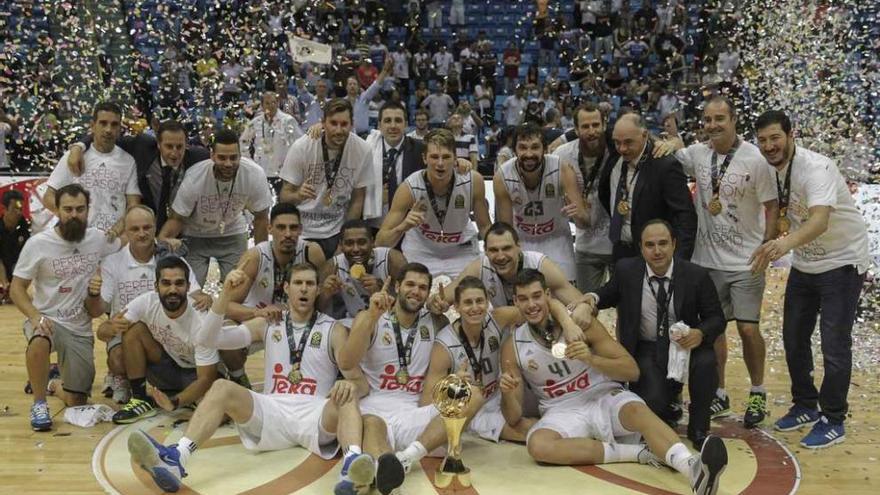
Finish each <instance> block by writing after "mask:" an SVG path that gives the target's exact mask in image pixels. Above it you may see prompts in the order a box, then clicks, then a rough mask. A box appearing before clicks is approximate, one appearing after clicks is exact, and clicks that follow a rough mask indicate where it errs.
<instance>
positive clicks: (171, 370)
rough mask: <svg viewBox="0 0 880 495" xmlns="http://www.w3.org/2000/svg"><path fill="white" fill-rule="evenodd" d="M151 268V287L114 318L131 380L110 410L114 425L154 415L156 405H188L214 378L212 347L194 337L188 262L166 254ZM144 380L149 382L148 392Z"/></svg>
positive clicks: (195, 318)
mask: <svg viewBox="0 0 880 495" xmlns="http://www.w3.org/2000/svg"><path fill="white" fill-rule="evenodd" d="M155 273H156V275H155V285H154V287H155V290H152V291H150V292H146V293H144V294H141V295H139V296H137V297H136V298H134V300H133V301H131V302H130V303H128V304H127V305H126V307H125V308H123V310H122V312H120V313H118V314H116V315H114V317H113V321H112V324H113V327H114V330H115V331H116V333H117V334H121V335H122V353H123V360H124V362H125V374H126V376H127V377H128V381H129V383H130V384H131V399H130V400H129V401H128V402H127V403H126V404H125V406H123V407H122V409H120V410H119V411H117V412H116V414H114V415H113V422H114V423H116V424H129V423H134V422H136V421H140V420H141V419H144V418H148V417H151V416H155V415H156V412H157V411H156V406H159V407H161V408H162V409H165V410H166V411H173V410H175V409H178V408H179V407H180V406H185V405H187V404H192V403H194V402H196V401H198V400H199V399H201V398H202V396H203V395H205V392H207V391H208V388H209V387H210V386H211V384H212V383H213V382H214V380H215V379H216V378H217V363H218V362H219V361H220V356H219V355H218V354H217V351H216V349H212V348H207V347H205V346H203V345H200V344H199V343H198V342H196V341H195V339H194V337H193V334H194V332H195V328H196V327H197V326H198V325H199V324H201V320H202V318H203V317H204V313H200V312H199V311H197V310H196V309H195V308H194V307H193V305H192V304H191V302H190V301H189V297H188V294H189V292H190V289H191V287H190V282H189V280H190V277H191V273H190V268H189V265H187V264H186V262H185V261H184V260H183V258H179V257H177V256H166V257H164V258H160V259H159V260H158V261H156V272H155ZM147 382H149V383H150V385H152V386H153V387H154V390H153V392H152V394H151V395H152V397H149V396H148V395H147V390H146V386H147ZM169 396H170V397H169Z"/></svg>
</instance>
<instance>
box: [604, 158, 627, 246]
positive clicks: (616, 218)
mask: <svg viewBox="0 0 880 495" xmlns="http://www.w3.org/2000/svg"><path fill="white" fill-rule="evenodd" d="M628 175H629V162H626V161H624V162H623V163H621V164H620V178H619V179H618V180H617V189H616V191H617V192H616V193H615V197H614V200H615V201H616V202H615V203H614V204H612V205H611V225H610V227H609V230H608V237H609V238H610V239H611V242H612V243H616V242H620V232H621V231H622V230H623V215H621V214H620V211H618V209H617V205H618V204H619V203H620V201H621V200H622V199H624V196H625V195H626V199H627V200H629V196H628V195H627V194H626V178H627V176H628Z"/></svg>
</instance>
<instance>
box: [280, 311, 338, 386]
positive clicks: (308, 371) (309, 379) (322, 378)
mask: <svg viewBox="0 0 880 495" xmlns="http://www.w3.org/2000/svg"><path fill="white" fill-rule="evenodd" d="M288 317H289V314H288V313H287V312H285V313H284V316H283V317H282V319H281V322H280V323H276V324H274V325H269V327H268V328H267V329H266V335H265V337H264V338H263V341H264V343H265V345H266V367H265V375H264V378H263V380H264V381H263V384H264V385H263V393H266V394H295V395H308V396H312V397H319V398H323V397H326V396H327V394H328V393H329V392H330V389H331V388H332V387H333V384H334V383H335V382H336V378H337V376H338V375H339V368H338V367H337V366H336V359H335V358H334V356H333V345H332V340H333V339H332V337H333V325H334V324H335V323H336V320H334V319H333V318H331V317H329V316H327V315H325V314H324V313H320V312H319V313H317V317H316V318H315V324H314V326H313V327H312V329H311V332H310V333H309V336H308V337H307V339H308V340H307V343H306V346H305V348H303V354H302V362H301V363H300V372H301V373H302V377H303V378H302V381H301V382H299V383H293V382H291V381H290V378H288V375H290V371H291V364H290V342H289V341H288V338H287V326H286V323H285V322H286V321H287V319H288ZM307 328H308V326H306V327H305V328H301V329H297V328H296V325H293V328H292V330H293V339H294V341H293V348H294V349H297V348H298V347H299V341H300V338H302V335H303V333H305V332H306V329H307Z"/></svg>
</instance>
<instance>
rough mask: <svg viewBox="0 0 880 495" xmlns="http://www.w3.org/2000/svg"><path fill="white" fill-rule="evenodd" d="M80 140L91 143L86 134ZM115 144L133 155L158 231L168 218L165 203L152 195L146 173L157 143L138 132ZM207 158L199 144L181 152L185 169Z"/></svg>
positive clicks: (157, 145) (123, 137) (90, 138)
mask: <svg viewBox="0 0 880 495" xmlns="http://www.w3.org/2000/svg"><path fill="white" fill-rule="evenodd" d="M82 142H83V143H84V144H85V145H86V147H88V146H90V145H91V143H92V137H91V136H87V137H86V138H85V139H83V141H82ZM116 144H117V146H119V147H120V148H122V149H123V150H124V151H125V152H127V153H128V154H130V155H131V156H132V157H134V162H135V166H136V167H137V180H138V188H139V189H140V190H141V198H142V202H143V204H145V205H147V206H149V207H150V208H152V209H153V211H154V212H155V213H156V231H157V232H158V231H159V230H161V229H162V225H163V224H164V223H165V221H166V220H167V219H168V216H167V212H166V210H165V206H166V205H162V204H159V203H160V198H156V197H153V191H152V189H150V183H149V182H150V181H149V178H148V174H149V172H150V166H151V165H152V164H153V162H154V161H156V159H157V158H159V143H158V142H157V141H156V138H154V137H153V136H150V135H148V134H139V135H137V136H122V137H120V138H119V139H118V140H117V141H116ZM208 158H211V152H210V151H208V150H207V149H205V148H203V147H201V146H191V145H188V146H187V148H186V152H184V154H183V170H184V171H186V170H188V169H189V168H190V167H192V166H193V165H195V164H196V163H199V162H200V161H202V160H207V159H208Z"/></svg>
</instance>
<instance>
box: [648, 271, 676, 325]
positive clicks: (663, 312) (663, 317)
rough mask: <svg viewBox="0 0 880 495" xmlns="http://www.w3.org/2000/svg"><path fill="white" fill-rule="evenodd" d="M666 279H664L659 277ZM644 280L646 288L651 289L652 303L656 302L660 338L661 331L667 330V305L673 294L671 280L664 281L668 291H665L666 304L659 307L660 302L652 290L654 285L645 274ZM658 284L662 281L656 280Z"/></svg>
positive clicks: (673, 289)
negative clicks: (646, 283) (646, 284)
mask: <svg viewBox="0 0 880 495" xmlns="http://www.w3.org/2000/svg"><path fill="white" fill-rule="evenodd" d="M660 278H661V279H662V278H666V277H660ZM645 279H646V280H647V282H648V288H649V289H651V295H652V296H654V301H655V302H657V328H658V329H660V331H659V332H658V333H659V334H660V335H661V336H662V335H663V329H666V328H669V321H668V320H669V303H670V302H672V294H673V292H675V288H674V287H673V286H672V278H671V277H670V278H669V279H667V280H666V285H667V286H668V287H669V289H668V290H667V291H666V304H664V305H663V306H660V304H659V303H660V301H657V291H656V290H654V284H652V283H651V278H650V277H649V276H648V274H647V273H645ZM657 283H658V284H661V283H664V281H663V280H658V281H657Z"/></svg>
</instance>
